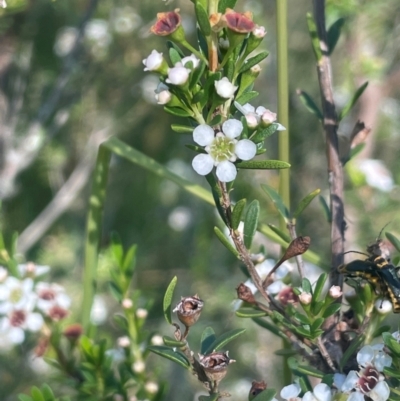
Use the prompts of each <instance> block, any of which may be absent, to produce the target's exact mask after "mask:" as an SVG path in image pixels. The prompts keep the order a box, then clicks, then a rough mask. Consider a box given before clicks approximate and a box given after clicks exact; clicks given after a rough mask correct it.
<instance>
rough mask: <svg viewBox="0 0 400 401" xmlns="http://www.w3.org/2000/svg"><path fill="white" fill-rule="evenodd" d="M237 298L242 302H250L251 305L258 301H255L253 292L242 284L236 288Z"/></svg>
mask: <svg viewBox="0 0 400 401" xmlns="http://www.w3.org/2000/svg"><path fill="white" fill-rule="evenodd" d="M236 292H237V297H238V298H239V299H241V300H242V301H245V302H248V303H249V304H255V303H256V300H255V299H254V295H253V293H252V292H251V290H250V288H249V287H247V285H245V284H243V283H240V284H239V287H238V288H236Z"/></svg>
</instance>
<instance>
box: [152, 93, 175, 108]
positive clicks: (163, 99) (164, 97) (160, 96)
mask: <svg viewBox="0 0 400 401" xmlns="http://www.w3.org/2000/svg"><path fill="white" fill-rule="evenodd" d="M155 98H156V100H157V104H161V105H164V104H167V103H169V102H170V101H171V99H172V93H171V92H170V91H169V90H163V91H161V92H160V93H156V95H155Z"/></svg>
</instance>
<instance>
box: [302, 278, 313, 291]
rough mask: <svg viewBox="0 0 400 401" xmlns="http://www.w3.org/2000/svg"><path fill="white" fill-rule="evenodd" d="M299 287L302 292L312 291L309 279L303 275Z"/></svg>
mask: <svg viewBox="0 0 400 401" xmlns="http://www.w3.org/2000/svg"><path fill="white" fill-rule="evenodd" d="M301 288H302V289H303V291H304V292H308V293H309V294H312V293H313V291H312V287H311V283H310V280H309V279H308V278H306V277H304V278H303V280H302V281H301Z"/></svg>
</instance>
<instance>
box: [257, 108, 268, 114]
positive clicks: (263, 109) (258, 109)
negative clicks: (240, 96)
mask: <svg viewBox="0 0 400 401" xmlns="http://www.w3.org/2000/svg"><path fill="white" fill-rule="evenodd" d="M266 111H267V109H266V108H265V107H264V106H258V107H257V108H256V113H257V114H258V115H259V116H262V115H263V114H264V112H266Z"/></svg>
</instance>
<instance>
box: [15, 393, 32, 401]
mask: <svg viewBox="0 0 400 401" xmlns="http://www.w3.org/2000/svg"><path fill="white" fill-rule="evenodd" d="M18 398H19V401H32V397H29V395H25V394H19V395H18Z"/></svg>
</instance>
